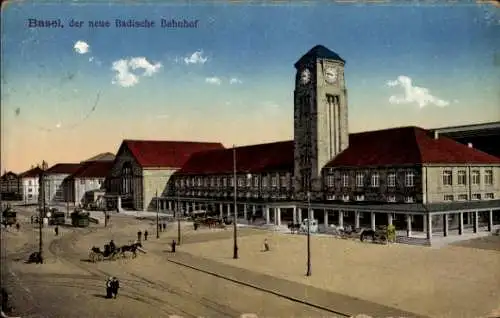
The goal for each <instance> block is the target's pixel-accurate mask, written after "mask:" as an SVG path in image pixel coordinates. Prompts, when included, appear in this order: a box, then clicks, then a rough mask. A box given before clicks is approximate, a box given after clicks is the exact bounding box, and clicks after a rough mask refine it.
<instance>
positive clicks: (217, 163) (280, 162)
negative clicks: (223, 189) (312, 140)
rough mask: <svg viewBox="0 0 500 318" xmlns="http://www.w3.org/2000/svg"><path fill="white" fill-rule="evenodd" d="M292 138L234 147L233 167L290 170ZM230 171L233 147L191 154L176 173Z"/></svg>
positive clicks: (250, 169) (242, 169)
mask: <svg viewBox="0 0 500 318" xmlns="http://www.w3.org/2000/svg"><path fill="white" fill-rule="evenodd" d="M293 167H294V144H293V140H290V141H279V142H273V143H268V144H259V145H250V146H243V147H237V148H236V170H237V171H238V172H240V173H241V172H243V173H260V172H266V171H290V172H291V171H293ZM232 172H233V148H229V149H218V150H211V151H204V152H199V153H195V154H193V155H192V156H191V158H190V159H189V160H188V161H187V162H186V164H185V165H184V166H183V167H182V169H180V170H178V171H177V172H176V173H178V174H191V175H193V174H198V175H203V174H224V173H232Z"/></svg>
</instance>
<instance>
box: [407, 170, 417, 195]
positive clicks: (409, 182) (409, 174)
mask: <svg viewBox="0 0 500 318" xmlns="http://www.w3.org/2000/svg"><path fill="white" fill-rule="evenodd" d="M405 185H406V186H407V187H413V186H415V174H414V173H413V172H407V173H406V174H405ZM412 202H413V201H412Z"/></svg>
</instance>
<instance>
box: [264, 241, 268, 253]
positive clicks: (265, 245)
mask: <svg viewBox="0 0 500 318" xmlns="http://www.w3.org/2000/svg"><path fill="white" fill-rule="evenodd" d="M264 252H269V243H268V242H267V239H264Z"/></svg>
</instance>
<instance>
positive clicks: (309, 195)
mask: <svg viewBox="0 0 500 318" xmlns="http://www.w3.org/2000/svg"><path fill="white" fill-rule="evenodd" d="M306 276H311V192H310V191H307V272H306Z"/></svg>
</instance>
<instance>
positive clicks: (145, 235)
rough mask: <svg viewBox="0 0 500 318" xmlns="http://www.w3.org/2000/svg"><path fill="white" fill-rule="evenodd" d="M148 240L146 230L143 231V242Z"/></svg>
mask: <svg viewBox="0 0 500 318" xmlns="http://www.w3.org/2000/svg"><path fill="white" fill-rule="evenodd" d="M147 240H148V230H146V231H144V241H147Z"/></svg>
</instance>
